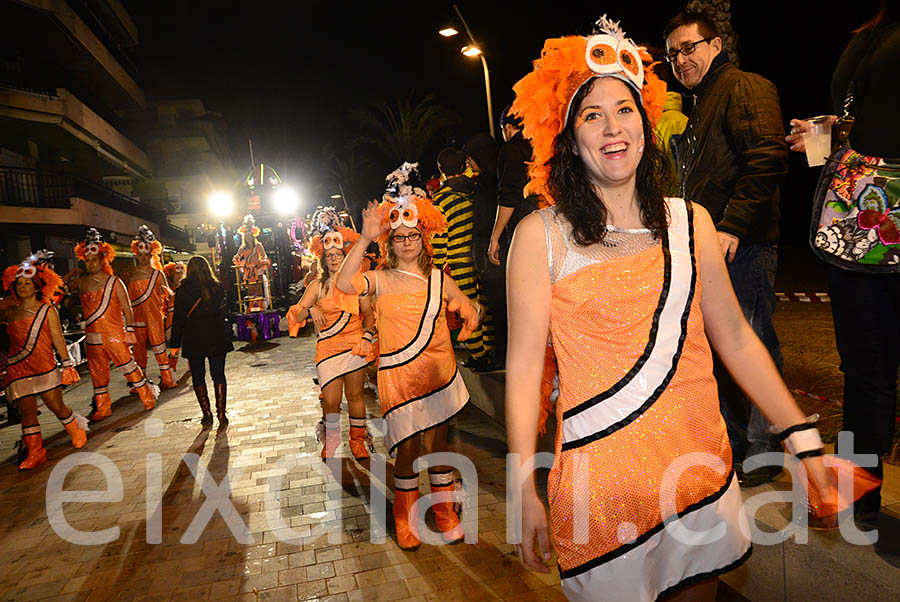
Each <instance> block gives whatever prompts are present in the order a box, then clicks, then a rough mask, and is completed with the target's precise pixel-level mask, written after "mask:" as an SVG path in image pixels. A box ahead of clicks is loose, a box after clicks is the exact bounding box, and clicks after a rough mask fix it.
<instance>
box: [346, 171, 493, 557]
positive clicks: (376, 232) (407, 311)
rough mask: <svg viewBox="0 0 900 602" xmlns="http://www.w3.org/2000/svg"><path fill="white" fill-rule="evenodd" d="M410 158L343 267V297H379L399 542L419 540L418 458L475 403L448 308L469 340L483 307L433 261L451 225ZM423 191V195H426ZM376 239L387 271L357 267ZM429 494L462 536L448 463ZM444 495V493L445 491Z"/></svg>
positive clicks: (452, 533)
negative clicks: (415, 175) (434, 242)
mask: <svg viewBox="0 0 900 602" xmlns="http://www.w3.org/2000/svg"><path fill="white" fill-rule="evenodd" d="M413 169H414V166H413V165H410V164H408V163H406V164H404V165H403V166H402V167H401V168H400V169H398V170H397V171H395V172H394V173H392V174H391V175H390V176H388V191H387V192H386V194H385V200H384V202H383V203H381V205H379V206H373V207H370V208H369V209H367V210H365V211H364V212H363V229H362V234H361V235H360V239H359V241H358V242H357V244H356V245H354V247H353V249H351V250H350V253H349V254H348V255H347V259H346V260H345V262H344V265H343V266H342V267H341V271H340V272H339V274H338V279H337V287H338V290H339V291H340V292H341V293H343V294H341V295H339V298H341V299H344V298H345V295H344V294H346V295H350V298H351V299H352V298H353V296H354V295H369V294H371V295H373V296H374V297H375V316H376V321H377V322H376V323H377V327H378V328H377V330H378V347H379V356H378V358H379V359H378V396H379V398H380V401H381V410H382V413H383V415H384V420H385V423H386V428H385V434H384V444H385V447H386V448H387V449H388V452H389V453H390V454H391V455H395V454H396V461H395V464H394V510H393V511H394V520H395V523H396V527H397V542H398V544H399V545H400V547H401V548H404V549H412V548H415V547H417V546H418V545H419V543H420V541H419V537H418V526H417V516H418V510H417V503H416V502H417V500H418V498H419V475H418V474H416V473H415V472H413V462H414V460H415V459H416V458H417V457H418V456H419V455H420V449H421V444H420V439H422V438H424V447H425V452H426V453H433V452H443V451H446V450H447V432H448V427H449V421H450V419H452V418H453V417H454V416H456V414H458V413H459V412H460V411H461V410H462V409H463V406H465V404H466V403H468V401H469V392H468V390H467V389H466V386H465V384H464V383H463V379H462V375H461V374H460V373H459V371H458V369H457V365H456V356H455V355H454V352H453V346H452V343H451V340H450V331H449V329H448V328H447V321H446V317H445V312H446V310H448V309H449V310H450V311H458V312H459V313H460V314H461V316H462V318H463V320H464V323H465V325H464V328H463V330H462V331H461V332H460V335H459V337H460V339H461V340H464V339H465V338H466V336H468V334H469V333H471V331H472V329H473V328H476V327H477V325H478V322H479V318H480V308H479V307H478V306H477V305H475V304H473V303H472V302H471V301H470V300H469V298H468V297H467V296H466V295H464V294H463V293H462V292H461V291H460V290H459V287H458V286H456V284H455V283H454V282H453V279H452V278H450V277H449V276H447V275H446V274H444V273H443V272H441V271H439V270H436V269H434V268H433V267H432V263H431V257H432V253H433V251H432V248H431V236H432V235H433V234H434V233H435V232H441V231H443V230H445V229H446V227H447V223H446V221H445V220H444V218H443V216H442V215H441V214H440V212H439V211H438V210H437V209H436V208H435V207H434V206H433V205H432V204H431V202H430V201H428V200H427V199H425V198H423V197H424V193H422V192H421V191H416V190H413V189H412V187H411V186H410V185H409V184H407V181H408V179H409V176H410V173H411V172H412V170H413ZM419 195H421V196H419ZM374 240H377V241H378V243H379V245H380V246H381V249H382V257H383V258H384V264H383V269H378V270H374V271H370V272H365V273H364V274H363V273H360V272H359V266H360V263H361V261H362V259H363V256H364V254H365V250H366V247H367V246H368V245H369V243H371V242H372V241H374ZM428 472H429V479H430V482H431V491H432V493H436V494H439V495H438V498H439V499H443V500H445V501H442V502H439V503H436V504H434V513H435V518H436V521H437V526H438V528H439V529H440V530H441V532H442V536H443V538H444V540H445V541H447V542H456V541H459V540H461V539H462V538H463V535H464V534H463V530H462V526H461V525H460V523H459V517H458V516H457V514H456V511H455V510H454V508H453V502H452V501H450V500H452V499H453V497H454V496H453V495H452V492H453V488H454V486H453V478H452V477H453V475H452V470H451V468H450V467H448V466H433V467H429V469H428ZM440 494H443V495H440Z"/></svg>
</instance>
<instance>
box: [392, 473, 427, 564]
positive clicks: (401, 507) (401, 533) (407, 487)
mask: <svg viewBox="0 0 900 602" xmlns="http://www.w3.org/2000/svg"><path fill="white" fill-rule="evenodd" d="M418 523H419V476H418V475H412V476H409V477H399V476H397V475H394V526H395V527H396V529H397V545H398V546H400V548H401V549H403V550H415V549H416V548H418V547H419V545H420V544H421V543H422V542H421V541H420V540H419V525H418Z"/></svg>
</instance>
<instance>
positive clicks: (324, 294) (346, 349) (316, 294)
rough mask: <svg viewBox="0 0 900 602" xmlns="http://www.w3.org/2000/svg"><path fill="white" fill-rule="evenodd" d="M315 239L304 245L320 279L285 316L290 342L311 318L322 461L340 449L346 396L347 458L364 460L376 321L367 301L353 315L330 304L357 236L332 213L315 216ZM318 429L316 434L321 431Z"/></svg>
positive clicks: (328, 210)
mask: <svg viewBox="0 0 900 602" xmlns="http://www.w3.org/2000/svg"><path fill="white" fill-rule="evenodd" d="M312 224H313V231H314V232H315V233H316V234H315V235H314V236H313V237H312V239H311V240H310V243H309V250H310V252H311V253H312V254H313V255H314V256H315V257H316V258H317V259H318V264H319V271H318V273H319V277H318V278H316V280H314V281H312V282H311V283H310V284H309V285H308V286H307V287H306V291H305V292H304V293H303V297H302V298H301V299H300V301H299V302H297V304H296V305H294V306H293V307H291V309H290V310H289V311H288V316H287V317H288V323H289V325H288V326H289V330H290V333H291V336H297V333H298V332H299V330H300V328H302V327H303V326H304V325H305V324H306V319H307V318H311V319H312V320H313V322H314V324H315V326H316V331H317V333H318V334H317V337H318V340H317V342H316V374H317V376H318V382H319V387H320V388H321V390H322V422H321V423H320V424H321V425H322V428H323V429H324V432H320V433H319V434H320V437H321V438H322V440H323V441H322V443H323V446H322V457H323V458H330V457H332V456H334V452H335V449H336V448H337V446H338V445H340V443H341V415H340V413H341V398H342V397H343V395H344V394H346V395H347V404H348V406H349V410H350V412H349V414H350V416H349V418H350V452H351V453H352V454H353V457H354V458H356V459H357V460H364V459H366V458H368V457H369V452H368V450H367V449H366V444H367V431H366V402H365V399H363V385H364V384H365V380H366V373H365V368H366V366H368V365H369V364H371V363H372V362H373V361H374V360H375V350H374V346H373V342H374V338H375V333H374V329H375V317H374V315H373V313H372V304H371V302H370V301H369V298H368V297H359V298H358V304H359V307H358V309H357V308H354V309H356V311H352V312H348V311H344V310H342V309H341V308H340V307H339V306H338V303H337V301H336V300H335V298H334V280H335V276H336V275H337V272H338V270H339V269H340V268H341V264H342V263H343V261H344V257H345V256H346V253H347V252H348V251H349V250H350V248H351V247H352V245H353V243H354V242H356V240H357V239H358V238H359V235H358V234H357V233H356V232H354V231H353V230H351V229H349V228H345V227H343V226H341V225H340V224H341V221H340V218H339V217H338V215H337V212H336V211H335V210H334V208H333V207H326V208H324V209H320V210H319V211H317V212H316V214H315V215H314V216H313V219H312ZM322 428H320V430H322Z"/></svg>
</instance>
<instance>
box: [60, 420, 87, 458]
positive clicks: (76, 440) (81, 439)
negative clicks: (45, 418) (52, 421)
mask: <svg viewBox="0 0 900 602" xmlns="http://www.w3.org/2000/svg"><path fill="white" fill-rule="evenodd" d="M82 420H84V418H82V417H81V416H78V415H77V414H76V413H75V412H74V411H73V412H72V413H71V414H69V417H68V418H66V419H64V420H61V421H60V422H62V425H63V427H64V428H65V429H66V432H67V433H69V436H70V437H72V447H74V448H75V449H81V448H82V447H84V444H85V443H87V433H85V432H84V428H85V427H87V421H85V424H84V425H83V426H82V425H81V424H79V423H80V422H81V421H82Z"/></svg>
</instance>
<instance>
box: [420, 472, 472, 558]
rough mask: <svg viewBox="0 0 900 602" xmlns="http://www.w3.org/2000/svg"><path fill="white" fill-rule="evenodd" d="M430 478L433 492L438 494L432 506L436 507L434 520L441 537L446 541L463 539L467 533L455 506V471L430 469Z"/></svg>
mask: <svg viewBox="0 0 900 602" xmlns="http://www.w3.org/2000/svg"><path fill="white" fill-rule="evenodd" d="M428 478H429V480H430V481H431V493H433V494H436V495H435V496H434V498H435V499H434V501H433V503H432V505H431V507H432V508H433V509H434V521H435V523H437V527H438V529H439V530H440V531H441V537H442V538H443V539H444V541H445V542H446V543H457V542H459V541H462V539H463V537H465V533H463V528H462V525H461V524H459V515H457V514H456V510H455V509H454V507H453V506H454V504H455V502H456V496H454V495H453V491H454V487H453V472H452V471H451V470H448V471H446V472H431V471H430V470H429V471H428Z"/></svg>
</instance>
